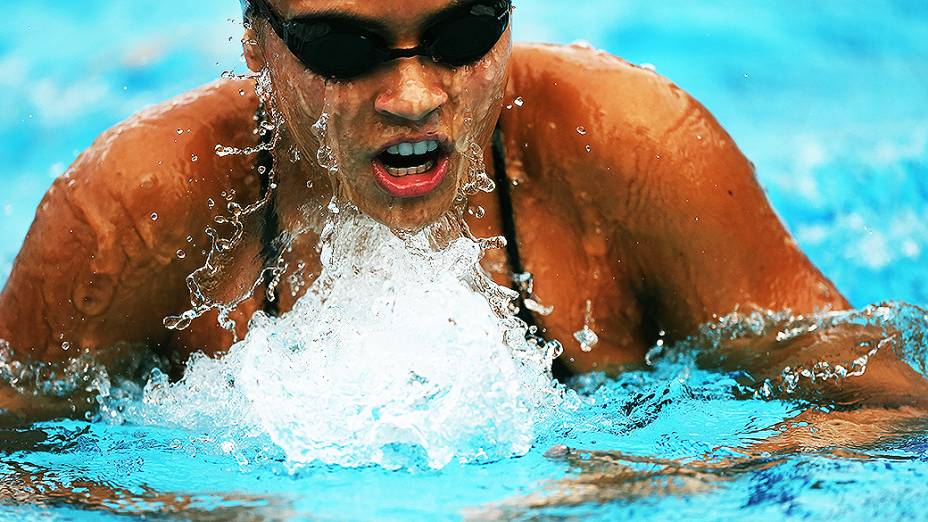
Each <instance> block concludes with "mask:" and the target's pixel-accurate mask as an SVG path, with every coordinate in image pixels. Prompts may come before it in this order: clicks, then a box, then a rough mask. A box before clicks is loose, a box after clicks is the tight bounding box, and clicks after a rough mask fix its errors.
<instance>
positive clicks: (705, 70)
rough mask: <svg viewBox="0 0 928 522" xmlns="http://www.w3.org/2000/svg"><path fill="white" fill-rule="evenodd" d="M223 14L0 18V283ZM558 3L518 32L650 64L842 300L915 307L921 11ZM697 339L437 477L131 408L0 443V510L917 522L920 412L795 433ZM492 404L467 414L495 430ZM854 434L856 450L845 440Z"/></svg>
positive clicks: (596, 378)
mask: <svg viewBox="0 0 928 522" xmlns="http://www.w3.org/2000/svg"><path fill="white" fill-rule="evenodd" d="M237 4H238V2H235V1H232V0H202V1H198V2H194V3H189V2H181V1H179V0H171V1H141V0H139V1H133V2H122V3H113V2H104V1H102V0H86V1H83V2H79V3H78V2H58V1H51V0H36V1H33V2H28V3H17V4H16V5H15V6H7V9H6V12H5V20H6V24H5V26H4V31H2V32H0V85H2V87H3V92H4V96H3V97H0V165H2V167H3V169H2V170H0V180H2V181H3V183H4V187H5V188H4V190H3V191H2V192H0V280H3V279H4V278H5V277H6V274H7V273H8V271H9V267H10V264H11V262H12V258H13V256H14V255H15V253H16V251H17V250H18V247H19V244H20V242H21V241H22V238H23V236H24V235H25V231H26V228H27V227H28V224H29V222H30V221H31V218H32V214H33V212H34V208H35V206H36V204H37V203H38V200H39V198H40V197H41V195H42V193H43V192H44V190H45V189H46V188H47V187H48V185H49V184H50V183H51V180H52V179H53V178H54V176H56V175H58V174H60V173H61V172H62V171H63V170H64V168H65V167H66V166H67V164H68V163H69V162H70V161H71V160H73V158H74V157H75V154H76V153H77V152H78V151H80V150H81V149H83V148H84V147H86V146H87V145H88V144H89V143H90V141H92V139H93V138H94V136H96V135H97V134H98V133H99V132H101V131H102V130H104V129H105V128H107V127H108V126H110V125H112V124H113V123H115V122H117V121H119V120H120V119H122V118H124V117H126V116H127V115H129V114H131V113H132V112H134V111H136V110H138V109H139V108H141V107H143V106H145V105H147V104H151V103H155V102H158V101H161V100H164V99H166V98H168V97H170V96H172V95H174V94H177V93H179V92H182V91H183V90H185V89H188V88H191V87H194V86H196V85H199V84H201V83H204V82H206V81H209V80H212V79H215V78H217V77H218V76H219V74H220V73H221V72H222V71H223V70H226V69H241V64H240V63H239V61H238V58H237V56H238V54H237V50H236V47H235V46H236V44H237V40H238V37H239V33H240V29H239V25H238V24H239V22H238V20H237V16H238V13H237ZM523 4H524V5H523ZM565 5H566V4H565V3H564V2H562V1H560V0H534V1H532V2H524V3H521V4H520V5H519V6H518V9H517V14H516V24H517V25H516V34H517V37H518V38H520V39H523V40H545V41H559V42H571V41H574V40H577V39H583V40H588V41H590V42H591V43H593V44H594V45H596V46H597V47H602V48H605V49H607V50H609V51H611V52H613V53H616V54H619V55H621V56H624V57H626V58H628V59H629V60H631V61H633V62H636V63H651V64H654V65H655V66H656V68H657V70H658V72H660V73H662V74H665V75H667V76H669V77H670V78H672V79H673V80H674V81H676V82H677V83H678V84H680V85H681V86H682V87H684V88H685V89H687V90H689V91H690V92H692V93H693V94H694V95H696V97H697V98H699V99H700V100H701V101H702V102H703V103H705V104H706V105H707V106H708V107H709V108H710V109H711V110H712V111H713V112H714V113H715V114H716V115H717V116H718V118H719V119H720V120H721V122H722V123H723V124H724V125H725V127H726V128H727V129H728V130H729V132H730V133H731V134H732V135H733V136H734V138H735V139H736V141H738V143H739V144H740V145H741V146H742V148H743V150H744V151H745V152H746V154H747V155H748V156H749V157H751V158H752V159H753V160H754V161H755V163H756V164H757V169H758V176H759V178H760V180H761V182H762V184H763V185H764V187H765V188H766V189H767V191H768V194H769V196H770V198H771V200H772V201H773V204H774V206H775V208H776V209H777V211H778V212H779V213H780V215H781V217H782V218H783V220H784V221H785V222H786V224H787V226H788V227H789V228H790V230H791V231H792V232H793V233H794V235H795V236H796V237H797V239H798V241H799V242H800V244H801V245H802V247H803V248H804V249H805V250H806V252H808V253H809V255H810V257H811V258H812V259H813V261H815V262H816V264H817V265H818V266H819V267H820V268H821V269H822V270H823V271H824V272H825V273H826V274H827V275H829V276H830V277H831V278H832V279H833V280H834V281H835V282H836V284H837V285H838V286H839V288H840V289H841V290H842V291H843V292H845V293H846V295H848V296H849V297H850V299H851V300H852V302H853V303H854V304H855V305H856V306H860V307H864V306H866V305H868V304H870V303H876V302H880V301H885V300H896V301H900V302H908V303H913V304H914V305H925V304H928V286H926V282H928V270H926V269H925V268H924V263H925V257H926V253H925V251H926V249H928V8H926V7H925V4H924V3H922V2H915V1H908V2H906V1H885V2H878V1H873V2H863V3H859V4H855V5H850V4H848V3H846V2H838V1H825V2H818V3H816V4H815V6H810V5H808V4H803V5H802V6H799V5H798V4H797V5H796V6H793V7H789V6H784V5H782V4H781V3H774V2H751V3H745V2H734V1H731V2H717V3H714V4H713V6H711V7H708V6H705V5H702V6H699V5H697V4H696V3H693V2H661V3H659V4H656V5H657V6H658V7H650V5H651V3H648V2H626V1H614V0H608V1H607V0H602V1H600V0H595V1H589V2H583V3H582V4H577V6H573V5H572V6H571V8H568V7H565ZM555 21H557V23H555ZM230 37H231V38H232V42H230V41H229V39H230ZM870 312H872V314H873V316H874V317H882V318H883V319H880V320H882V321H884V323H883V324H884V325H885V324H890V325H892V326H893V327H894V328H896V329H898V330H900V331H902V332H904V333H905V335H904V336H903V337H904V339H905V343H904V344H903V345H902V346H901V347H899V348H898V349H899V352H900V354H902V355H903V356H905V357H907V360H908V362H909V363H910V364H911V365H913V366H914V367H915V368H916V369H917V370H919V371H921V372H922V374H923V375H924V373H925V365H926V358H925V355H924V351H923V350H924V344H923V341H922V340H921V337H922V336H923V335H922V334H923V333H924V332H925V331H926V324H928V322H926V319H925V317H924V313H923V312H922V311H921V309H919V308H917V307H915V306H910V305H901V304H900V305H890V306H887V307H885V308H871V309H870ZM841 320H842V321H845V320H846V321H847V322H852V323H853V322H855V321H857V322H859V321H860V318H859V317H857V316H854V317H847V318H844V319H841ZM752 324H755V325H771V324H775V320H774V319H770V318H766V319H765V318H754V323H752ZM803 324H804V326H803V327H804V328H807V327H808V324H806V323H803ZM711 339H712V338H711V336H704V337H703V338H701V340H700V342H701V344H699V345H698V346H695V347H684V348H679V349H678V350H679V351H678V352H673V351H671V353H670V355H669V356H664V357H658V358H656V363H655V366H654V367H653V368H650V369H647V370H645V369H641V370H634V371H629V372H627V373H625V374H622V375H620V376H612V377H608V376H604V375H590V376H585V377H583V378H581V379H579V380H578V381H577V382H576V383H574V390H575V391H574V392H573V393H575V394H576V396H575V398H576V401H575V402H572V403H571V404H572V406H571V407H561V408H560V409H558V413H557V414H556V415H554V416H552V417H549V418H547V419H545V421H544V423H541V424H539V425H538V428H539V429H538V430H537V433H536V434H535V441H534V446H533V448H532V449H531V450H530V451H528V453H527V454H525V455H524V456H521V457H519V458H502V459H499V455H495V456H492V458H487V459H485V460H480V459H475V460H476V461H477V462H476V463H470V464H461V463H457V462H456V461H453V460H452V462H451V463H450V464H448V465H447V466H445V467H444V468H442V469H440V470H435V469H431V468H429V466H428V465H427V463H426V465H424V466H423V465H420V466H413V468H414V469H413V470H411V471H410V470H405V471H402V470H401V471H388V470H385V469H383V468H381V467H366V468H356V469H345V468H338V467H330V466H324V465H319V464H316V465H309V466H298V467H294V466H293V462H292V459H288V458H287V451H284V450H281V448H282V447H283V446H281V445H280V444H277V443H276V442H275V441H274V440H269V441H268V440H264V439H261V436H266V435H267V434H264V435H259V436H256V438H253V439H248V440H250V441H252V442H253V443H250V444H242V443H241V440H244V439H241V438H235V439H232V438H230V435H229V432H224V431H222V430H217V429H216V424H215V423H213V424H208V423H207V424H203V425H195V424H187V425H184V424H183V423H172V424H170V426H171V427H165V426H160V427H159V426H155V425H152V424H151V423H150V422H147V420H146V418H145V416H144V415H143V414H138V415H137V416H136V417H135V418H134V419H130V420H133V423H130V424H122V425H120V424H114V423H105V422H97V423H85V422H78V421H67V422H52V423H42V424H37V425H35V426H32V427H31V428H30V429H19V430H6V431H0V518H3V517H16V518H23V517H26V518H30V517H39V516H42V517H47V518H51V519H65V520H69V519H75V518H78V519H80V518H85V517H94V518H101V519H105V518H114V519H115V518H122V516H123V515H126V514H129V515H150V516H154V517H167V518H172V517H176V518H182V519H210V520H215V519H220V520H233V519H241V520H252V519H265V518H266V519H281V518H294V519H309V518H312V519H316V518H318V519H373V518H377V519H383V518H387V519H400V518H410V519H417V518H418V519H436V518H439V519H443V518H449V519H456V518H461V517H472V518H476V519H487V518H506V519H512V518H525V519H529V518H534V517H539V516H541V517H550V518H573V517H588V518H593V519H609V520H613V519H617V518H620V517H628V516H646V517H653V518H659V519H679V518H683V517H697V516H698V517H700V518H706V519H712V518H716V519H723V520H730V519H738V518H752V519H760V518H766V517H773V518H803V519H805V518H809V519H812V518H815V519H819V518H823V517H841V518H844V519H858V520H863V519H873V518H876V517H880V518H882V519H926V518H928V514H926V510H925V507H924V500H923V499H924V498H925V496H926V494H928V485H926V483H928V482H926V478H928V430H926V427H925V421H924V419H922V418H919V417H905V416H899V417H896V418H885V417H883V418H880V419H879V420H878V421H873V422H866V419H865V420H864V421H863V422H860V419H857V421H858V422H856V423H851V421H848V422H845V423H842V421H841V418H840V416H837V417H836V419H837V420H836V422H835V423H833V424H834V426H833V427H832V429H833V431H831V432H829V431H828V427H827V425H822V427H821V431H818V432H816V431H814V430H810V426H809V425H808V424H805V421H804V420H803V419H802V418H800V419H795V420H794V417H795V416H796V415H799V414H800V413H802V412H803V411H804V410H805V409H806V407H807V406H806V405H804V404H802V403H800V402H797V401H795V400H779V399H778V398H779V397H783V395H782V394H776V393H774V394H772V398H769V399H765V398H764V394H763V393H760V392H762V391H763V389H762V387H760V386H758V384H759V383H756V382H755V383H748V384H750V385H746V383H745V379H744V375H742V374H741V373H739V372H731V373H725V372H709V371H705V370H701V369H699V367H698V366H697V365H696V364H695V363H694V360H693V353H694V351H695V350H705V349H707V348H708V347H709V345H711V344H712V342H711ZM594 349H595V348H594ZM848 363H849V362H848ZM848 367H849V368H850V365H849V364H848ZM757 390H760V392H759V393H758V394H757V398H752V397H754V395H755V391H757ZM481 391H482V390H481ZM142 413H144V412H142ZM498 413H499V412H487V415H486V418H488V419H494V420H493V422H496V421H497V420H499V419H502V418H503V417H502V416H500V415H498ZM230 422H243V423H244V421H241V419H236V420H234V421H232V420H231V419H230ZM860 426H865V427H867V429H869V430H870V431H871V432H872V435H873V436H872V437H868V438H867V439H868V440H876V442H875V443H869V444H866V445H861V444H858V443H855V442H854V441H849V440H846V439H842V437H841V435H842V434H845V435H846V434H848V433H853V432H857V431H860V429H861V428H860ZM236 427H237V426H231V428H236ZM541 428H543V429H541ZM513 429H520V427H519V426H518V425H514V427H513ZM778 434H785V436H791V435H795V434H800V435H801V436H802V437H805V439H803V440H806V442H807V444H805V446H806V447H809V448H813V447H814V448H815V449H809V450H808V451H804V452H801V453H796V452H795V451H793V450H792V448H790V447H788V445H786V446H783V447H771V446H770V445H769V444H768V445H765V441H770V440H783V439H782V438H781V439H773V437H775V436H777V435H778ZM238 435H240V434H238ZM271 438H273V437H271ZM821 441H826V442H824V443H823V442H821ZM828 441H830V442H828ZM230 443H231V445H230ZM236 443H238V444H236ZM407 449H408V448H407ZM403 451H405V449H403V448H398V452H399V454H400V455H402V454H403ZM516 453H522V452H521V451H519V452H516ZM414 460H415V459H412V460H409V461H408V462H412V461H414ZM426 460H427V459H426ZM472 460H473V459H472Z"/></svg>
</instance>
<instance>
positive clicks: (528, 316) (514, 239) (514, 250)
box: [491, 123, 572, 382]
mask: <svg viewBox="0 0 928 522" xmlns="http://www.w3.org/2000/svg"><path fill="white" fill-rule="evenodd" d="M491 149H492V152H493V171H494V173H495V177H496V193H497V194H498V195H499V213H500V215H501V216H502V221H503V236H504V237H505V238H506V257H507V259H508V261H509V272H510V274H511V279H512V289H513V290H515V291H516V292H518V293H519V299H518V306H519V312H518V313H517V314H516V316H517V317H518V318H519V319H522V321H524V322H525V324H526V325H527V326H528V327H529V329H530V330H531V329H532V327H533V326H534V327H535V328H534V330H535V331H536V332H537V333H535V334H528V335H530V336H532V337H535V338H538V339H539V340H540V342H541V343H544V337H543V336H541V333H542V332H543V331H544V330H543V329H542V328H541V326H540V325H539V324H538V322H537V321H536V320H535V316H534V315H533V314H532V311H531V310H529V309H528V307H526V306H525V300H526V299H530V298H531V295H529V293H528V291H527V289H526V288H525V285H522V284H519V282H518V281H517V280H516V277H517V276H518V275H520V274H524V273H525V267H524V266H523V265H522V257H521V256H520V255H519V242H518V236H517V234H516V215H515V209H514V208H513V205H512V193H511V192H510V191H511V186H512V185H511V182H510V180H509V176H508V175H507V173H506V147H505V142H504V141H503V130H502V128H501V127H500V125H499V124H498V123H497V125H496V129H495V130H494V131H493V141H492V144H491ZM551 373H552V374H553V375H554V377H555V378H556V379H558V380H559V381H562V382H563V381H566V380H567V379H569V378H570V377H571V376H572V372H571V371H570V369H569V368H567V366H565V365H564V363H563V362H561V360H560V359H555V360H554V361H553V362H552V364H551Z"/></svg>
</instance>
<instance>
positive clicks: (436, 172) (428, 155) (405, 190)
mask: <svg viewBox="0 0 928 522" xmlns="http://www.w3.org/2000/svg"><path fill="white" fill-rule="evenodd" d="M371 163H372V167H373V173H374V179H375V180H377V183H378V184H379V185H380V187H381V188H383V189H384V190H385V191H387V192H388V193H389V194H390V195H392V196H394V197H397V198H417V197H422V196H425V195H427V194H429V193H431V192H432V191H434V190H435V189H437V188H438V187H439V186H440V185H441V183H442V181H443V180H444V179H445V175H446V174H447V173H448V168H449V164H450V161H449V155H448V153H447V151H446V150H445V147H443V146H442V144H441V143H440V142H438V141H436V140H407V141H403V142H398V143H395V144H393V145H391V146H389V147H386V148H384V150H383V151H382V152H381V153H380V154H378V155H377V157H375V158H374V160H373V161H372V162H371Z"/></svg>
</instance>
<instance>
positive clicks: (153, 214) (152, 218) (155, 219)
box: [151, 212, 158, 221]
mask: <svg viewBox="0 0 928 522" xmlns="http://www.w3.org/2000/svg"><path fill="white" fill-rule="evenodd" d="M151 220H152V221H158V213H157V212H152V213H151Z"/></svg>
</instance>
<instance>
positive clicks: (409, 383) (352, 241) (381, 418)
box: [124, 209, 563, 468]
mask: <svg viewBox="0 0 928 522" xmlns="http://www.w3.org/2000/svg"><path fill="white" fill-rule="evenodd" d="M332 219H333V220H334V221H333V222H330V223H329V225H328V228H327V231H326V233H324V234H323V243H322V250H321V258H322V262H323V270H322V273H321V275H320V277H319V278H318V279H317V280H316V281H315V283H314V284H313V285H312V286H311V287H310V289H309V290H308V291H307V293H306V294H305V296H303V297H302V298H301V299H300V300H299V301H298V302H297V304H296V305H295V307H294V309H293V310H292V311H291V312H289V313H287V314H284V315H283V316H281V317H280V318H273V317H268V316H266V315H263V314H259V315H258V316H256V317H255V319H254V320H253V321H252V324H251V328H250V331H249V333H248V335H247V337H246V338H245V339H244V340H243V341H241V342H239V343H238V344H236V345H234V346H233V347H232V348H231V350H230V352H229V353H228V354H227V355H226V356H224V357H222V358H220V359H215V360H214V359H208V358H205V357H195V358H193V359H192V360H191V361H190V364H189V365H188V369H187V373H186V375H185V378H184V379H183V380H182V381H181V382H180V383H177V384H168V383H167V382H166V381H165V380H164V379H163V378H162V379H158V378H156V379H155V380H154V381H152V382H150V383H149V385H148V386H147V387H146V390H145V396H144V400H143V402H141V403H138V402H136V403H133V404H131V405H130V406H129V408H128V409H127V410H126V414H125V415H124V418H125V419H126V420H129V421H132V422H144V423H155V424H168V425H180V426H184V427H188V428H196V429H200V430H202V429H206V430H208V431H211V432H214V433H215V432H216V430H225V431H226V432H234V434H235V436H236V437H240V438H241V437H252V436H255V435H262V434H266V435H268V436H269V437H270V439H271V440H273V442H274V443H275V444H276V445H278V446H279V447H280V448H282V449H283V451H284V452H285V453H286V456H287V458H288V460H289V461H290V462H293V463H310V462H323V463H327V464H339V465H345V466H360V465H369V464H377V465H382V466H385V467H390V468H393V467H406V466H417V465H421V464H427V465H428V466H430V467H433V468H440V467H442V466H444V465H446V464H448V463H449V462H452V461H454V460H458V461H464V462H470V461H482V460H492V459H498V458H504V457H508V456H513V455H521V454H524V453H526V452H527V451H528V450H529V449H530V448H531V445H532V442H533V440H534V430H535V427H536V424H537V423H538V422H539V421H540V420H541V418H542V417H544V416H545V415H546V414H547V412H548V411H550V407H553V406H554V405H555V404H556V403H558V402H559V401H560V400H561V399H560V397H561V396H562V395H563V390H562V389H560V388H557V387H555V386H554V385H553V384H552V380H551V377H550V363H551V358H552V356H553V354H552V353H543V350H542V349H541V348H539V347H537V346H536V345H534V344H532V343H528V342H526V341H525V336H524V334H525V330H524V324H521V322H518V321H516V320H515V319H514V318H513V317H511V316H506V315H505V314H502V315H501V314H499V313H498V312H497V311H495V310H494V309H495V308H498V307H494V306H493V305H491V301H492V299H490V298H488V295H487V294H488V293H489V294H491V295H495V296H496V297H495V298H496V299H498V298H499V295H501V289H500V288H499V287H495V285H493V284H492V282H490V281H489V280H488V278H487V277H486V276H485V274H483V273H482V272H480V271H479V265H478V261H479V257H480V247H479V245H478V244H477V243H476V242H474V241H473V240H471V239H467V238H464V237H457V238H456V239H453V240H451V241H450V243H448V244H447V246H445V247H444V248H440V249H438V250H433V247H431V246H430V243H434V237H433V236H432V235H430V232H429V231H423V232H420V233H418V234H415V235H413V236H412V237H409V238H406V239H405V240H404V239H400V238H399V237H397V236H396V235H395V234H393V233H392V232H391V231H390V230H389V229H388V228H386V227H384V226H383V225H380V224H378V223H376V222H374V221H373V220H371V219H369V218H367V217H364V216H362V215H359V214H358V213H357V212H353V211H350V210H349V211H346V210H345V209H342V211H341V212H339V213H337V214H335V215H334V217H333V218H332ZM488 285H490V286H488ZM481 289H483V290H484V291H480V290H481ZM495 304H497V305H498V303H495ZM221 436H224V435H220V437H221Z"/></svg>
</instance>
